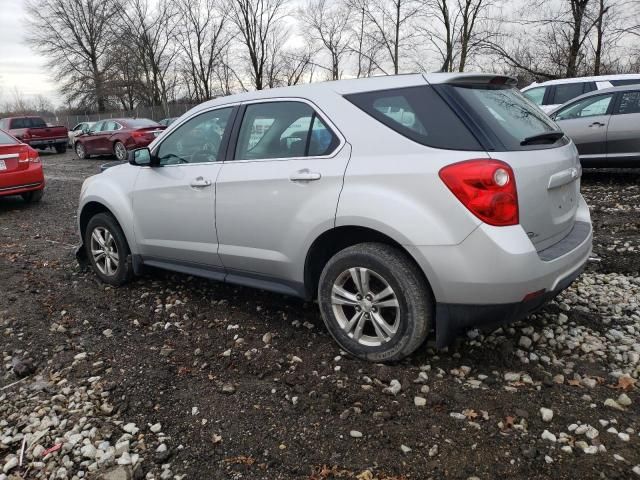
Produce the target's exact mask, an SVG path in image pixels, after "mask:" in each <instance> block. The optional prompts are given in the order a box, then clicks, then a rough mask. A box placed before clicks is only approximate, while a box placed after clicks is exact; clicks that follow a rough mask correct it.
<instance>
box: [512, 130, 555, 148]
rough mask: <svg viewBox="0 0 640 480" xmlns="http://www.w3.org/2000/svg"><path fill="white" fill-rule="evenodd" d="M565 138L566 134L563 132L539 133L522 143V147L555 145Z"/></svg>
mask: <svg viewBox="0 0 640 480" xmlns="http://www.w3.org/2000/svg"><path fill="white" fill-rule="evenodd" d="M562 137H564V132H563V131H561V130H551V131H550V132H544V133H539V134H537V135H532V136H530V137H527V138H525V139H524V140H522V141H521V142H520V145H522V146H525V145H537V144H542V143H555V142H557V141H558V140H560V139H561V138H562Z"/></svg>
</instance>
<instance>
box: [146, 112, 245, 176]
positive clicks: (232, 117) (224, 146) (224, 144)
mask: <svg viewBox="0 0 640 480" xmlns="http://www.w3.org/2000/svg"><path fill="white" fill-rule="evenodd" d="M225 108H231V113H230V114H229V121H228V122H227V126H228V125H229V124H231V125H233V127H235V121H236V119H237V116H238V115H237V114H238V109H239V105H238V104H234V103H232V104H226V105H216V106H215V107H211V108H208V109H206V110H199V111H198V112H196V113H194V114H193V115H191V116H190V117H188V118H185V119H184V120H183V121H181V122H180V123H179V124H177V123H176V124H175V125H174V124H172V125H171V132H169V133H168V134H167V135H163V137H162V139H161V140H160V141H159V142H158V144H157V145H154V146H153V149H152V150H151V155H153V156H155V155H157V154H158V150H159V149H160V146H161V145H162V144H163V143H164V142H165V141H166V140H167V139H169V138H170V137H171V135H173V134H174V133H175V132H176V131H177V130H179V129H180V127H181V126H182V125H184V124H185V123H187V122H190V121H191V120H193V119H194V118H196V117H199V116H200V115H204V114H207V113H210V112H214V111H216V110H223V109H225ZM174 123H175V122H174ZM231 130H232V129H231V128H225V129H224V133H223V134H222V138H221V139H220V151H222V152H227V150H228V148H229V139H230V138H231ZM225 157H226V153H225V155H223V156H222V158H220V159H218V160H216V161H215V162H190V163H181V164H176V165H163V166H162V167H176V166H180V167H188V166H189V165H203V164H207V163H211V164H215V163H222V162H224V160H225Z"/></svg>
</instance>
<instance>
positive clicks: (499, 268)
mask: <svg viewBox="0 0 640 480" xmlns="http://www.w3.org/2000/svg"><path fill="white" fill-rule="evenodd" d="M592 237H593V231H592V227H591V219H590V216H589V208H588V207H587V205H586V203H585V201H584V199H583V198H582V196H580V199H579V204H578V209H577V212H576V223H575V225H574V227H573V229H572V231H571V232H569V233H568V234H567V236H565V238H563V239H562V240H560V241H559V242H557V243H556V244H554V245H552V246H551V247H549V248H547V249H545V250H541V251H536V249H535V247H534V245H533V243H532V242H531V240H530V239H529V238H528V236H527V234H526V232H525V231H524V229H523V228H522V227H521V226H519V225H517V226H513V227H492V226H489V225H485V224H482V225H480V226H479V227H478V228H477V229H476V230H474V231H473V232H472V233H471V234H470V235H469V236H468V237H467V238H466V239H465V240H464V241H463V242H462V243H460V244H458V245H452V246H428V247H407V249H408V250H409V251H410V252H411V253H412V254H413V256H414V258H415V259H416V261H417V262H418V264H419V265H420V266H421V267H422V269H423V271H424V272H425V275H426V277H427V279H428V280H429V282H430V284H431V287H432V290H433V294H434V297H435V300H436V304H437V309H436V329H437V330H438V332H437V334H436V335H437V340H438V344H439V345H443V344H446V342H448V341H450V340H451V338H452V335H454V334H455V333H457V332H458V331H459V330H460V329H461V328H468V327H473V326H490V325H491V324H501V323H505V322H510V321H514V320H518V319H521V318H524V317H525V316H526V315H527V314H528V313H530V312H531V311H532V310H535V309H536V308H538V307H540V306H541V305H543V304H544V303H545V302H547V301H548V300H550V299H551V298H553V297H555V296H556V295H557V294H558V293H560V292H561V291H562V290H563V289H565V288H567V287H568V286H569V285H570V284H571V282H572V281H573V280H574V279H575V278H577V276H578V275H579V274H580V272H581V271H582V269H583V268H584V265H585V264H586V262H587V260H588V258H589V256H590V255H591V243H592ZM534 292H536V293H538V294H539V296H537V297H535V298H534V299H533V300H527V301H525V299H526V298H531V297H530V295H531V294H533V293H534ZM540 292H543V293H542V294H541V295H540Z"/></svg>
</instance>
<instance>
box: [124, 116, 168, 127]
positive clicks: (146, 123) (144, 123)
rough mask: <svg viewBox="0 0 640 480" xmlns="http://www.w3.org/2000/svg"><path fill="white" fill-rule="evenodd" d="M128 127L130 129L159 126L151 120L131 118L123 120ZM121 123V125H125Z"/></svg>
mask: <svg viewBox="0 0 640 480" xmlns="http://www.w3.org/2000/svg"><path fill="white" fill-rule="evenodd" d="M125 122H126V124H127V126H128V127H132V128H144V127H158V126H160V124H159V123H158V122H154V121H153V120H149V119H148V118H132V119H128V120H125ZM125 122H123V123H125Z"/></svg>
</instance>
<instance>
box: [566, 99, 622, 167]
mask: <svg viewBox="0 0 640 480" xmlns="http://www.w3.org/2000/svg"><path fill="white" fill-rule="evenodd" d="M612 100H613V94H612V93H610V94H605V95H596V96H593V97H588V98H585V99H583V100H579V101H577V102H576V103H574V104H572V105H569V106H567V107H565V108H564V109H562V110H560V111H559V112H558V113H557V114H556V115H555V118H554V119H555V120H556V122H558V126H559V127H560V128H561V129H562V131H564V133H566V134H567V135H568V136H569V137H570V138H571V139H572V140H573V143H575V144H576V147H578V153H579V154H580V158H582V159H595V158H605V157H606V153H607V126H608V125H609V119H610V117H611V108H612V107H613V103H612Z"/></svg>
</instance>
